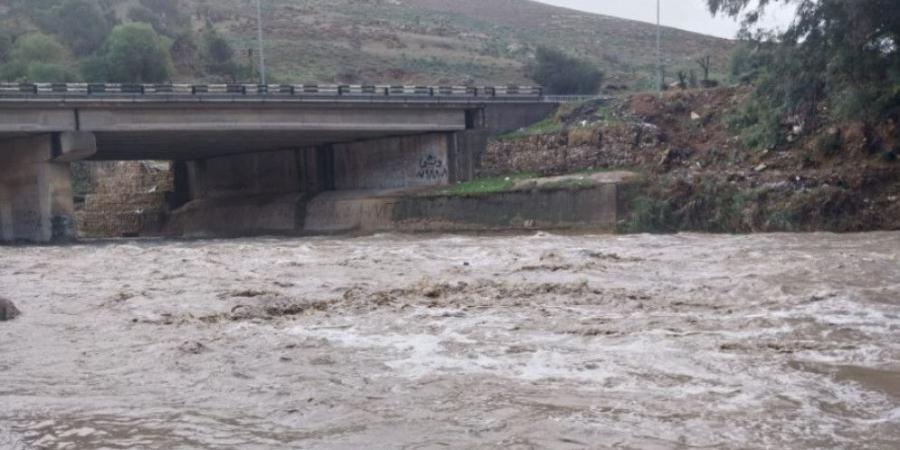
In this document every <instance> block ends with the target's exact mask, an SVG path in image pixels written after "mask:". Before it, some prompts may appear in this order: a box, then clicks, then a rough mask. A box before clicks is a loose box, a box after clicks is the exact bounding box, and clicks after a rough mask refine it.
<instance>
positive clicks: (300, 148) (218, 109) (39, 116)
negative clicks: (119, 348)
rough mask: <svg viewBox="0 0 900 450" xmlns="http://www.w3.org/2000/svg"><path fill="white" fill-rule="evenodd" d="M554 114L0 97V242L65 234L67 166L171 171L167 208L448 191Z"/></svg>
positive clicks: (500, 95) (427, 95)
mask: <svg viewBox="0 0 900 450" xmlns="http://www.w3.org/2000/svg"><path fill="white" fill-rule="evenodd" d="M555 106H556V103H555V102H553V101H548V100H547V99H546V98H545V97H544V96H543V95H542V92H541V90H540V88H534V87H517V86H507V87H483V88H474V87H422V86H350V85H348V86H326V85H270V86H259V85H160V84H141V85H129V84H85V83H81V84H0V241H15V240H32V241H51V240H55V239H67V238H69V237H71V236H72V235H73V234H74V230H73V227H74V225H73V221H72V212H73V209H74V206H73V204H72V193H71V187H70V175H69V173H70V170H69V166H68V163H70V162H73V161H77V160H83V159H92V160H128V159H155V160H171V161H175V162H176V165H175V168H176V170H175V174H176V191H178V192H176V195H175V198H176V199H177V201H176V203H177V204H176V205H174V206H179V205H183V204H186V203H188V202H195V201H200V200H204V199H209V198H219V197H225V196H232V197H233V196H237V195H243V194H247V195H249V194H252V195H262V194H284V193H290V192H302V193H304V194H306V195H312V194H315V193H316V192H320V191H325V190H335V189H376V188H394V187H410V186H421V185H437V184H448V183H452V182H456V181H463V180H467V179H470V178H471V177H472V176H473V167H474V161H475V159H476V158H477V157H478V155H479V154H480V152H481V151H482V150H483V148H484V145H485V142H486V138H487V136H488V135H489V134H490V133H499V132H505V131H509V130H512V129H517V128H520V127H522V126H525V125H528V124H529V123H533V122H535V121H537V120H539V119H541V118H543V117H544V116H545V115H546V114H547V113H549V112H550V111H551V110H552V109H553V108H554V107H555ZM422 161H427V164H438V165H440V166H441V167H442V168H443V169H442V170H438V171H436V172H435V171H427V172H428V173H426V174H424V176H423V171H422V170H421V164H422Z"/></svg>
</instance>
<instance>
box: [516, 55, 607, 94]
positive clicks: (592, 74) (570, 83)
mask: <svg viewBox="0 0 900 450" xmlns="http://www.w3.org/2000/svg"><path fill="white" fill-rule="evenodd" d="M529 71H530V77H531V79H533V80H534V81H535V82H537V83H538V84H540V85H542V86H543V87H544V89H545V91H546V92H547V93H548V94H558V95H572V94H596V93H597V91H598V90H599V89H600V85H601V84H603V78H604V74H603V72H601V71H600V70H599V69H598V68H597V67H596V66H594V65H593V64H591V63H590V62H588V61H585V60H582V59H578V58H575V57H573V56H569V55H567V54H566V53H564V52H562V51H560V50H557V49H552V48H548V47H539V48H538V49H537V53H536V54H535V61H534V64H533V65H532V66H531V67H530V70H529Z"/></svg>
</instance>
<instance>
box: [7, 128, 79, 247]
mask: <svg viewBox="0 0 900 450" xmlns="http://www.w3.org/2000/svg"><path fill="white" fill-rule="evenodd" d="M94 152H96V144H94V141H93V136H92V135H90V134H89V133H56V134H42V135H35V136H29V137H22V138H18V139H12V140H6V141H0V242H7V243H9V242H17V241H26V242H66V241H70V240H73V239H74V238H75V234H76V233H75V221H74V212H75V207H74V201H73V198H72V181H71V171H70V167H69V162H70V161H74V160H76V159H80V158H82V157H86V156H90V155H91V154H93V153H94Z"/></svg>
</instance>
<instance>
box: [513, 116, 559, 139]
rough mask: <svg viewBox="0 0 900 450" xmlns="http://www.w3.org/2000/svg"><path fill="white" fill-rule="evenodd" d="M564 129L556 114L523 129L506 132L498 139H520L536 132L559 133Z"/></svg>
mask: <svg viewBox="0 0 900 450" xmlns="http://www.w3.org/2000/svg"><path fill="white" fill-rule="evenodd" d="M563 129H564V127H563V125H562V124H561V123H559V121H557V120H556V115H555V114H554V115H551V116H550V117H548V118H546V119H544V120H542V121H540V122H538V123H536V124H534V125H531V126H530V127H528V128H523V129H521V130H516V131H513V132H510V133H506V134H504V135H501V136H498V137H497V138H496V139H497V140H501V141H502V140H510V139H518V138H521V137H526V136H534V135H536V134H550V133H557V132H560V131H563Z"/></svg>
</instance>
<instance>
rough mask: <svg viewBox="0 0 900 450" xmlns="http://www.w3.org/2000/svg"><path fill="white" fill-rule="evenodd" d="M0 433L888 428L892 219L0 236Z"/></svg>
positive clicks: (232, 439)
mask: <svg viewBox="0 0 900 450" xmlns="http://www.w3.org/2000/svg"><path fill="white" fill-rule="evenodd" d="M0 296H2V297H7V298H9V299H10V300H12V301H13V302H14V303H15V304H16V305H17V306H18V308H19V309H20V310H21V311H22V313H23V315H22V316H21V317H19V318H18V319H16V320H14V321H12V322H6V323H0V449H3V450H8V449H13V450H24V449H76V450H80V449H161V450H174V449H242V450H244V449H246V450H254V449H287V448H289V449H319V448H321V449H362V448H365V449H443V448H452V449H456V448H479V449H480V448H497V449H500V448H502V449H537V448H552V449H582V448H591V449H603V448H622V449H629V448H633V449H687V448H734V449H813V448H841V449H844V448H853V449H857V448H859V449H897V448H900V233H897V232H891V233H872V234H856V235H832V234H796V235H793V234H784V235H780V234H779V235H751V236H707V235H674V236H645V235H643V236H642V235H636V236H607V235H601V236H564V235H554V234H547V233H538V234H534V235H516V236H433V235H432V236H402V235H378V236H372V237H364V238H313V239H287V238H260V239H241V240H228V241H224V240H222V241H220V240H211V241H142V240H136V241H114V242H95V243H85V244H80V245H75V246H67V247H0Z"/></svg>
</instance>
